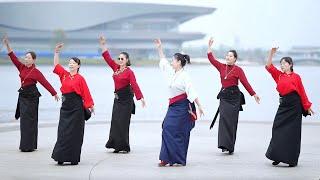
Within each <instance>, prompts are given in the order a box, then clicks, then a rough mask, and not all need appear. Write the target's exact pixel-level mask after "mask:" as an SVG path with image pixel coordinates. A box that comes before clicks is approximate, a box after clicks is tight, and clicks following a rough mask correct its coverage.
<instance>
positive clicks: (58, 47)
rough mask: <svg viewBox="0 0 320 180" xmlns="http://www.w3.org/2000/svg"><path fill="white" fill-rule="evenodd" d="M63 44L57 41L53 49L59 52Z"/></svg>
mask: <svg viewBox="0 0 320 180" xmlns="http://www.w3.org/2000/svg"><path fill="white" fill-rule="evenodd" d="M63 45H64V44H63V43H58V44H57V45H56V47H55V49H54V51H55V52H56V53H59V52H60V51H61V49H62V48H63Z"/></svg>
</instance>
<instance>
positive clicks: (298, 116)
mask: <svg viewBox="0 0 320 180" xmlns="http://www.w3.org/2000/svg"><path fill="white" fill-rule="evenodd" d="M301 124H302V105H301V100H300V96H299V95H298V94H297V93H296V92H292V93H289V94H288V95H286V96H283V97H280V105H279V108H278V111H277V114H276V116H275V118H274V122H273V127H272V138H271V141H270V145H269V147H268V150H267V152H266V157H267V158H268V159H270V160H272V161H277V162H283V163H287V164H289V165H297V164H298V158H299V155H300V147H301Z"/></svg>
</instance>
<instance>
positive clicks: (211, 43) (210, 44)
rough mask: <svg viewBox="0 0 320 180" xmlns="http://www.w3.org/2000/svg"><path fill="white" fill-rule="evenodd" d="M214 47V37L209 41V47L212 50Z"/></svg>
mask: <svg viewBox="0 0 320 180" xmlns="http://www.w3.org/2000/svg"><path fill="white" fill-rule="evenodd" d="M212 45H213V37H211V38H210V39H209V43H208V47H209V48H211V47H212Z"/></svg>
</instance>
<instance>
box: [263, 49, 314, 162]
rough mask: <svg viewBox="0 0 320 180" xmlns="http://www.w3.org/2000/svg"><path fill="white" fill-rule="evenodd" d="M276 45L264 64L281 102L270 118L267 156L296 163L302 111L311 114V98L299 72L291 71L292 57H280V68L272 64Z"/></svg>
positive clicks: (273, 159)
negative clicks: (270, 133)
mask: <svg viewBox="0 0 320 180" xmlns="http://www.w3.org/2000/svg"><path fill="white" fill-rule="evenodd" d="M277 49H278V48H272V49H271V50H270V52H269V57H268V60H267V64H266V69H267V71H268V72H269V73H270V74H271V76H272V78H273V79H274V80H275V82H276V84H277V91H278V92H279V94H280V104H279V107H278V111H277V114H276V116H275V118H274V121H273V127H272V138H271V141H270V144H269V147H268V150H267V152H266V157H267V158H268V159H270V160H272V161H273V163H272V164H273V165H278V164H279V163H280V162H283V163H286V164H289V166H290V167H294V166H297V164H298V159H299V155H300V148H301V123H302V115H304V116H307V115H311V114H313V113H314V112H313V110H312V109H311V102H309V100H308V97H307V94H306V92H305V90H304V87H303V84H302V81H301V78H300V76H299V75H298V74H297V73H295V72H294V71H293V61H292V58H291V57H283V58H281V60H280V64H281V70H282V71H280V70H278V69H277V68H276V67H275V66H273V64H272V58H273V56H274V54H275V53H276V52H277Z"/></svg>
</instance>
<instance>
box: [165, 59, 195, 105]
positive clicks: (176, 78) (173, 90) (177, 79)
mask: <svg viewBox="0 0 320 180" xmlns="http://www.w3.org/2000/svg"><path fill="white" fill-rule="evenodd" d="M159 67H160V69H161V70H162V71H163V72H164V74H165V76H166V78H167V82H168V86H169V93H170V98H173V97H175V96H178V95H180V94H183V93H186V94H187V98H188V100H189V101H190V102H194V100H195V99H197V97H198V94H197V92H196V91H195V89H194V88H193V86H192V83H191V79H190V77H189V75H188V74H187V72H186V71H185V70H184V68H182V69H181V70H179V71H178V72H175V71H174V69H173V68H172V66H171V65H170V63H169V62H168V60H167V59H166V58H161V59H160V63H159Z"/></svg>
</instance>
